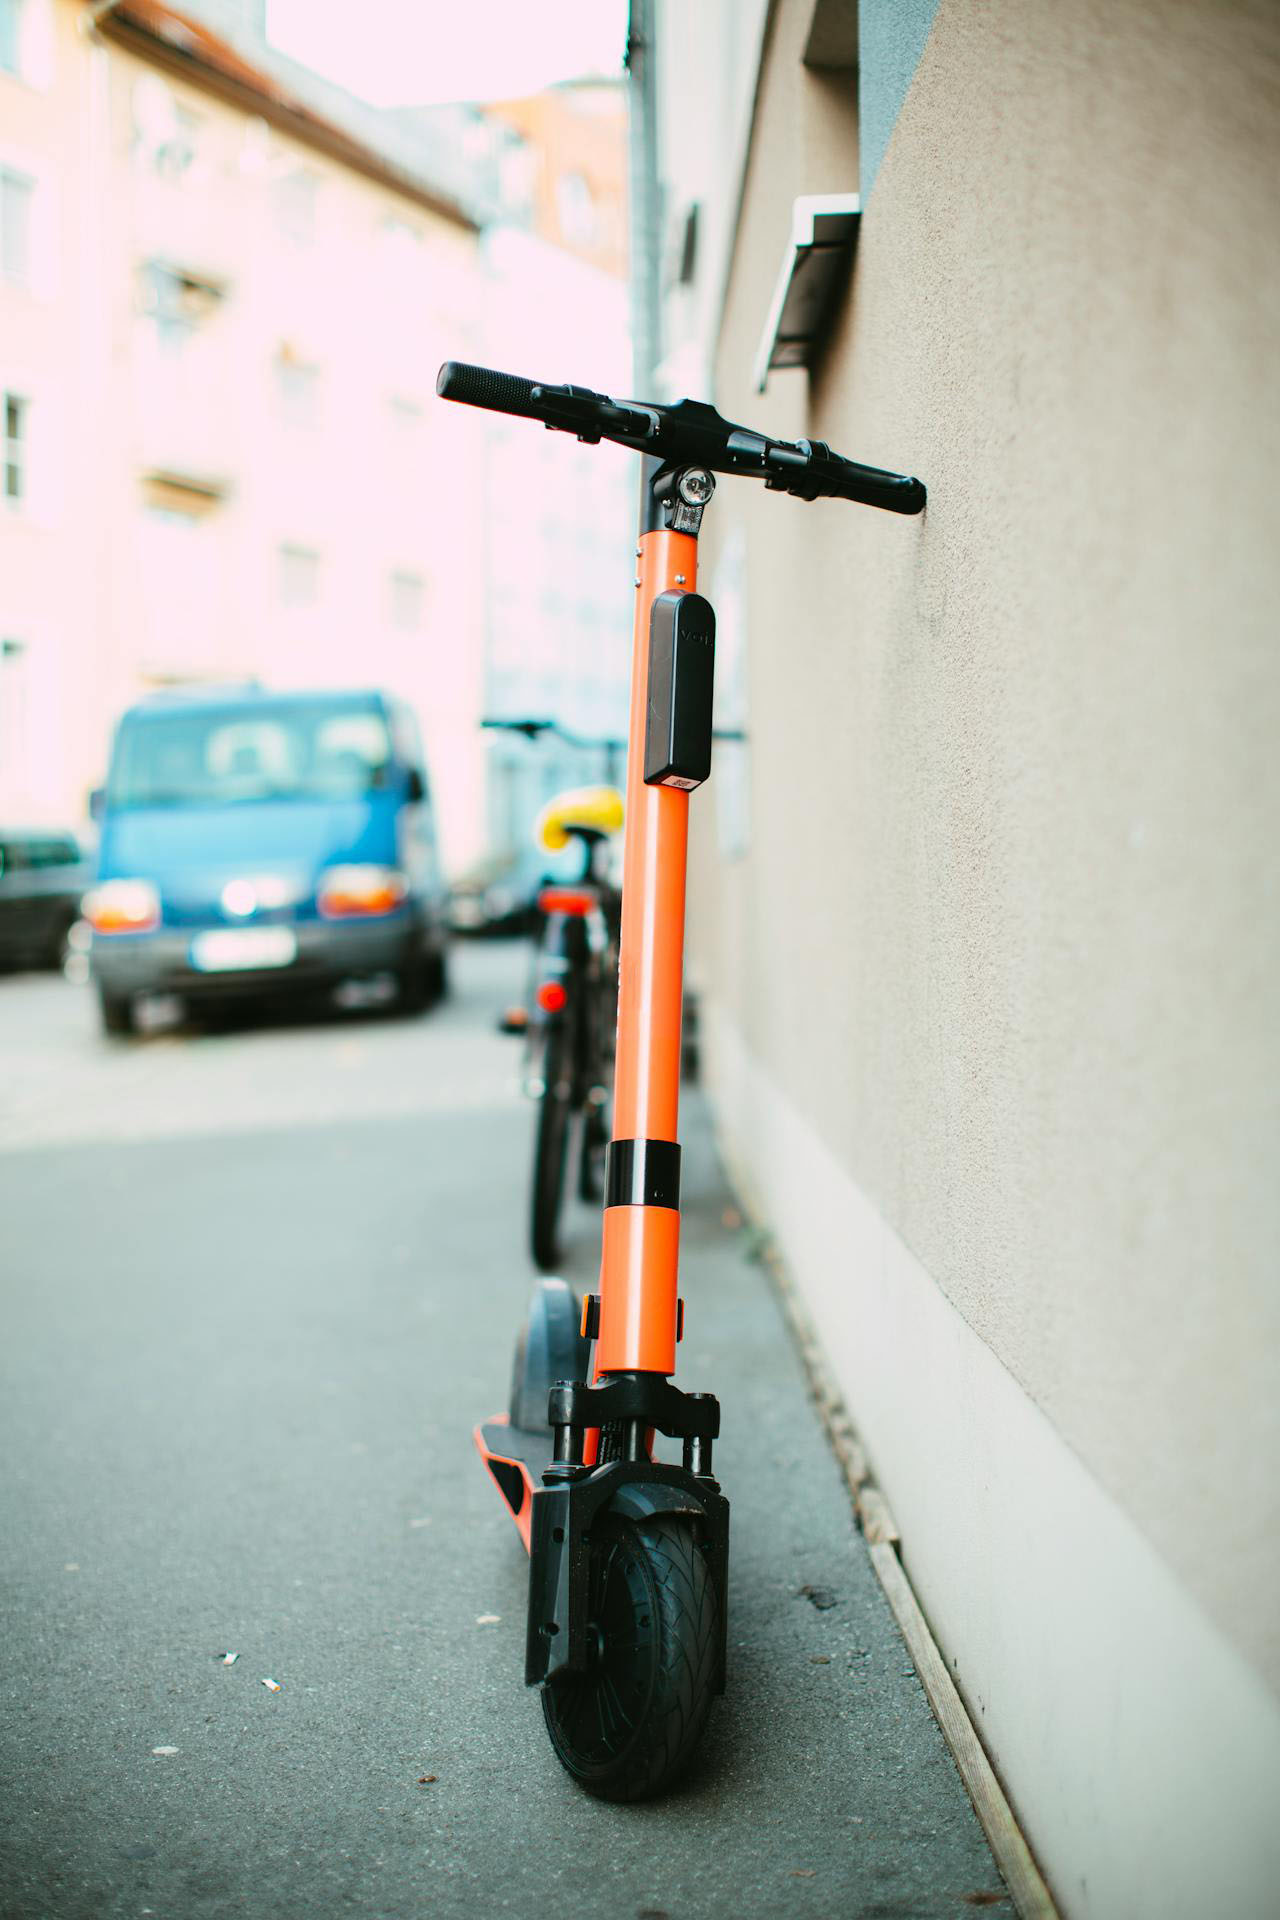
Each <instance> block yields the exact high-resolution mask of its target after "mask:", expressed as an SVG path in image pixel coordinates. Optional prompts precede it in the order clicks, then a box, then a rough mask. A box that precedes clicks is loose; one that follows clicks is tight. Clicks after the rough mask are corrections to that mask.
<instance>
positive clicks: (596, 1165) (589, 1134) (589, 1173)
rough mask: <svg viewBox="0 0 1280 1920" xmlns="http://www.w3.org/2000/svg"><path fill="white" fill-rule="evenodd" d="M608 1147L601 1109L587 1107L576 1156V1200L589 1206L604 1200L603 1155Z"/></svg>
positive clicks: (607, 1132)
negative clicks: (580, 1142) (579, 1146)
mask: <svg viewBox="0 0 1280 1920" xmlns="http://www.w3.org/2000/svg"><path fill="white" fill-rule="evenodd" d="M608 1145H609V1123H608V1121H607V1120H606V1119H605V1116H604V1109H603V1108H602V1107H588V1109H587V1114H586V1118H585V1119H584V1120H583V1123H582V1144H581V1149H580V1152H579V1156H578V1198H579V1200H585V1201H586V1202H587V1204H588V1205H589V1206H590V1205H592V1204H596V1205H598V1204H599V1202H600V1201H601V1200H603V1199H604V1166H605V1153H606V1151H607V1149H608Z"/></svg>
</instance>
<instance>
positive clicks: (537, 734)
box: [480, 409, 627, 752]
mask: <svg viewBox="0 0 1280 1920" xmlns="http://www.w3.org/2000/svg"><path fill="white" fill-rule="evenodd" d="M504 411H505V409H504ZM480 725H481V726H482V727H491V728H493V729H494V731H495V732H499V733H520V734H523V735H524V737H525V739H526V740H538V739H540V738H541V737H542V735H543V734H544V733H554V734H556V735H558V737H559V738H560V739H561V740H563V741H564V743H565V745H566V746H570V747H582V748H586V749H594V748H596V747H602V748H603V749H604V750H605V751H606V752H618V751H620V750H621V749H622V748H623V747H625V746H626V744H627V743H626V741H625V740H619V739H616V738H614V737H613V736H611V735H604V734H602V735H600V736H599V737H597V738H594V739H593V738H591V737H590V736H589V735H587V734H584V733H573V732H571V731H570V729H569V728H568V727H562V726H561V724H560V722H559V721H558V720H494V719H490V718H488V717H486V718H485V719H483V720H481V722H480Z"/></svg>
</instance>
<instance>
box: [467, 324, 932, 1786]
mask: <svg viewBox="0 0 1280 1920" xmlns="http://www.w3.org/2000/svg"><path fill="white" fill-rule="evenodd" d="M436 391H437V393H438V394H439V395H440V396H441V398H443V399H445V400H457V401H462V402H464V403H465V404H467V405H470V406H475V407H483V408H487V409H490V410H491V411H495V412H499V413H507V414H513V415H517V416H520V417H523V418H525V419H529V420H538V421H541V422H542V423H543V425H544V426H546V427H548V428H551V429H553V430H555V431H558V432H562V433H572V434H575V435H576V436H577V438H578V439H579V440H580V441H583V442H584V443H585V444H587V445H596V444H598V443H599V441H601V440H608V441H611V442H613V443H614V444H616V445H619V446H623V447H627V448H630V449H631V450H632V451H634V452H637V453H640V454H642V455H644V456H645V466H644V481H643V490H642V502H641V518H640V538H639V544H638V545H637V547H636V563H637V564H636V571H635V590H636V615H635V628H634V640H633V651H632V677H631V721H630V733H629V743H628V770H627V793H626V827H625V837H624V856H623V898H622V938H621V950H620V961H619V983H618V1031H617V1053H616V1067H615V1073H614V1103H613V1129H612V1138H611V1141H610V1144H609V1147H608V1152H607V1157H606V1168H605V1196H604V1226H603V1245H602V1254H601V1263H600V1280H599V1292H598V1293H594V1294H588V1295H587V1296H586V1298H585V1299H584V1300H583V1301H582V1303H581V1308H580V1309H579V1307H578V1303H577V1302H576V1301H575V1299H574V1297H573V1295H572V1293H571V1292H570V1289H569V1288H568V1286H567V1285H566V1284H565V1283H564V1282H563V1281H562V1280H554V1279H549V1280H543V1281H541V1282H540V1283H539V1285H538V1287H537V1289H536V1291H535V1293H534V1297H533V1303H532V1306H531V1310H530V1314H529V1318H528V1321H527V1323H526V1325H525V1328H524V1330H523V1332H522V1334H521V1336H520V1339H519V1343H518V1345H517V1349H516V1366H515V1377H514V1380H513V1382H512V1392H511V1402H510V1407H509V1410H508V1412H507V1413H506V1414H499V1415H497V1416H495V1417H494V1418H492V1419H490V1420H487V1421H485V1422H483V1423H482V1424H481V1425H480V1426H479V1427H478V1428H477V1429H476V1436H475V1437H476V1444H477V1446H478V1448H479V1451H480V1454H481V1457H482V1459H483V1460H484V1463H485V1465H486V1467H487V1468H488V1470H489V1473H490V1475H491V1477H492V1479H493V1481H494V1484H495V1485H496V1487H497V1489H498V1491H499V1493H500V1494H501V1495H502V1498H503V1499H504V1500H505V1502H506V1504H507V1506H508V1507H509V1508H510V1510H511V1514H512V1517H513V1518H514V1520H515V1524H516V1527H517V1529H518V1530H519V1533H520V1537H521V1539H522V1540H523V1541H524V1544H525V1546H526V1548H527V1549H528V1552H529V1609H528V1618H527V1625H526V1635H525V1681H526V1684H527V1685H529V1686H541V1688H542V1706H543V1713H544V1716H545V1719H546V1725H547V1731H548V1733H549V1735H550V1737H551V1744H552V1746H553V1747H554V1749H555V1751H556V1754H557V1755H558V1757H559V1759H560V1761H561V1762H562V1764H563V1765H564V1767H565V1768H566V1769H567V1771H568V1772H569V1773H570V1775H571V1776H572V1777H573V1778H574V1779H575V1780H576V1781H578V1782H579V1784H580V1785H581V1786H583V1787H584V1788H585V1789H586V1790H587V1791H588V1792H589V1793H593V1794H595V1795H597V1796H598V1797H600V1798H601V1799H606V1800H615V1801H632V1800H641V1799H645V1798H649V1797H651V1796H653V1795H655V1794H659V1793H662V1792H664V1791H665V1790H666V1789H667V1788H668V1787H670V1786H672V1785H673V1784H674V1783H675V1782H676V1781H677V1780H678V1779H679V1777H680V1775H681V1774H682V1773H683V1772H684V1771H685V1769H686V1768H687V1767H688V1765H689V1762H690V1760H691V1759H692V1757H693V1754H694V1752H695V1750H696V1748H697V1745H698V1742H699V1740H700V1739H701V1737H702V1733H703V1730H704V1727H705V1725H706V1721H707V1716H708V1712H709V1710H710V1706H711V1702H712V1700H713V1698H714V1697H715V1696H716V1695H717V1694H719V1693H722V1692H723V1691H724V1686H725V1647H726V1631H727V1619H728V1609H727V1602H728V1563H729V1504H728V1501H727V1500H726V1498H725V1496H724V1495H723V1493H722V1492H721V1491H720V1486H719V1483H718V1481H717V1480H716V1479H715V1477H714V1475H713V1472H712V1461H713V1447H714V1443H715V1441H716V1439H717V1438H718V1436H719V1433H720V1405H719V1402H718V1400H717V1399H716V1397H715V1395H714V1394H711V1393H688V1392H684V1391H682V1390H681V1389H679V1388H677V1387H676V1386H675V1385H674V1384H673V1382H672V1379H671V1376H672V1375H673V1374H674V1372H675V1370H676V1346H677V1343H678V1342H679V1340H680V1337H681V1334H682V1332H683V1322H684V1304H683V1301H682V1300H681V1298H680V1293H679V1280H678V1255H679V1236H680V1147H679V1145H678V1142H677V1126H676V1121H677V1109H678V1102H679V1081H680V1021H681V1002H682V991H683V968H684V918H685V869H686V855H687V847H688V812H689V795H690V793H692V792H693V791H694V790H695V789H696V788H697V787H699V786H700V785H701V784H702V783H703V781H705V780H706V779H707V777H708V775H709V773H710V771H711V741H712V687H713V664H714V654H715V615H714V613H713V611H712V609H711V607H710V605H709V604H708V602H707V601H706V600H705V599H704V598H703V597H702V596H701V595H700V594H699V593H698V592H697V591H696V584H697V555H698V534H699V530H700V527H701V524H702V516H703V513H704V511H705V509H706V507H707V505H708V503H709V501H710V500H711V498H712V495H713V493H714V491H715V485H716V482H715V475H716V474H718V473H722V474H739V475H744V476H749V477H753V478H755V479H759V480H763V482H764V484H765V486H766V488H768V489H770V490H771V491H775V492H784V493H790V494H793V495H796V496H797V497H798V498H800V499H802V500H816V499H819V498H828V499H837V500H850V501H858V502H861V503H863V504H864V505H867V506H873V507H881V508H884V509H886V510H887V511H889V512H891V513H902V514H916V513H919V512H921V511H922V509H923V507H924V505H925V489H924V487H923V486H922V484H921V483H920V481H919V480H915V479H912V478H910V477H908V476H906V475H902V474H894V473H886V472H883V471H882V470H880V469H879V468H876V467H865V466H860V465H858V464H857V463H855V462H854V461H851V460H845V459H843V458H841V456H840V455H838V454H835V453H833V452H832V451H831V449H830V448H829V447H827V446H826V445H824V444H823V442H821V441H816V440H797V441H783V440H775V439H772V438H770V437H769V436H768V435H766V434H762V433H756V432H752V431H751V430H749V429H747V428H744V427H738V426H735V425H733V423H732V422H730V421H728V420H725V419H723V418H722V417H721V415H720V414H719V413H718V412H717V411H716V409H715V408H714V407H711V406H709V405H706V404H705V403H703V402H700V401H693V400H682V401H680V402H678V403H677V404H676V405H674V406H664V405H654V404H650V403H647V402H640V401H635V400H614V399H611V398H610V397H609V396H607V395H605V394H600V393H594V392H591V391H590V390H589V389H587V388H584V387H575V386H558V387H555V386H544V385H540V384H539V383H537V382H535V381H531V380H526V379H522V378H520V377H519V376H517V375H515V374H509V373H497V372H493V371H491V370H489V369H487V368H484V367H472V366H467V365H464V364H462V363H460V362H457V361H448V362H446V363H445V365H444V366H443V367H442V368H441V369H440V374H439V378H438V380H437V382H436ZM658 1434H661V1435H664V1436H665V1437H667V1438H669V1439H672V1440H678V1441H679V1442H680V1447H681V1458H680V1461H679V1463H678V1464H677V1463H675V1462H669V1461H666V1460H662V1459H660V1458H659V1457H658V1456H657V1454H656V1453H655V1451H654V1445H655V1437H656V1436H657V1435H658Z"/></svg>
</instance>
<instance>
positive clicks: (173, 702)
mask: <svg viewBox="0 0 1280 1920" xmlns="http://www.w3.org/2000/svg"><path fill="white" fill-rule="evenodd" d="M95 802H96V804H95V809H94V810H95V813H96V814H97V817H98V820H99V823H100V830H101V832H100V841H99V857H98V874H97V883H96V885H95V886H94V887H93V888H92V890H91V891H90V892H89V893H88V894H87V895H86V896H85V900H84V905H83V908H82V911H83V914H84V918H85V920H86V921H87V923H88V925H89V927H90V929H91V935H92V939H91V945H90V968H91V971H92V975H93V979H94V983H95V985H96V987H97V990H98V998H99V1002H100V1006H101V1010H102V1024H103V1026H104V1028H105V1029H106V1031H107V1032H108V1033H127V1032H128V1031H130V1030H131V1028H132V1026H133V1021H134V1006H135V1001H136V999H137V996H138V995H139V994H143V993H177V994H181V996H182V997H183V999H184V1000H186V1001H188V1002H195V1001H199V1000H202V999H205V998H209V997H213V996H225V995H229V994H241V995H244V996H250V995H252V996H253V997H254V998H259V997H262V996H273V995H279V996H284V995H292V994H294V993H297V992H299V991H301V990H303V989H308V990H309V989H312V988H324V987H331V986H335V985H336V984H337V983H338V982H339V981H341V980H346V979H351V978H358V977H361V976H364V977H368V976H370V975H374V974H387V973H389V974H392V975H394V977H395V979H396V982H397V984H398V987H399V992H400V996H401V999H402V1001H403V1003H404V1005H405V1006H406V1007H407V1008H410V1009H413V1010H415V1011H417V1010H421V1009H422V1008H424V1007H426V1006H427V1005H429V1004H430V1003H431V1002H432V1001H433V1000H435V999H437V998H439V996H440V995H441V994H442V993H443V992H444V990H445V984H446V944H445V942H446V937H447V936H446V911H445V904H446V903H445V888H444V884H443V880H442V877H441V872H440V863H439V858H438V854H437V850H436V838H435V829H434V823H433V818H432V810H431V800H430V794H429V790H428V786H427V775H426V768H425V766H424V763H423V757H422V746H421V742H420V739H419V736H418V728H417V724H416V721H415V720H414V717H413V714H412V712H411V711H410V709H409V708H408V707H407V706H405V705H404V703H403V702H401V701H399V700H396V699H393V698H391V697H390V696H389V695H387V694H385V693H380V692H376V691H375V692H360V693H268V692H264V691H261V690H259V689H256V688H255V689H251V690H249V691H240V690H238V689H237V690H230V689H227V688H221V689H217V690H213V691H202V692H200V693H194V692H181V693H172V694H158V695H154V696H153V697H151V698H150V699H147V700H144V701H142V702H141V703H140V704H139V705H138V706H135V707H131V708H130V709H129V710H128V712H127V713H125V714H124V715H123V717H122V718H121V720H120V723H119V725H118V727H117V729H116V735H115V741H114V745H113V748H112V753H111V764H110V771H109V773H108V776H107V784H106V787H105V788H104V789H103V791H102V793H101V794H100V795H97V796H95Z"/></svg>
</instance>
